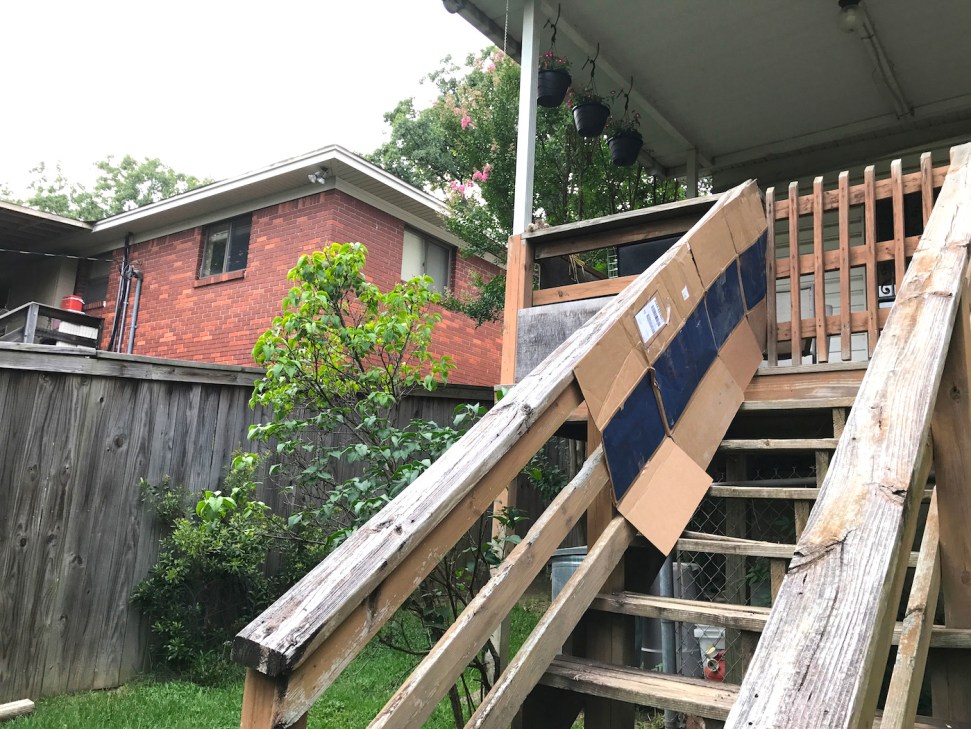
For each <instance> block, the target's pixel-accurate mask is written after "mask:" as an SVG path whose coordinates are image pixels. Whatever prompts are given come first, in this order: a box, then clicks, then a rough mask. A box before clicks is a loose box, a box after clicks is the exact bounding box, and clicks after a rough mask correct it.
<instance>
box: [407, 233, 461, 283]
mask: <svg viewBox="0 0 971 729" xmlns="http://www.w3.org/2000/svg"><path fill="white" fill-rule="evenodd" d="M451 272H452V248H451V246H447V245H445V244H443V243H439V242H438V241H436V240H433V239H431V238H429V237H427V236H424V235H422V234H421V233H417V232H415V231H413V230H408V229H406V230H405V236H404V243H403V246H402V251H401V278H402V279H403V280H405V281H408V280H410V279H413V278H415V276H430V277H431V279H432V285H431V286H430V287H429V288H431V290H432V291H437V292H438V293H441V292H443V291H444V290H445V289H447V288H449V287H450V286H451V283H452V281H451Z"/></svg>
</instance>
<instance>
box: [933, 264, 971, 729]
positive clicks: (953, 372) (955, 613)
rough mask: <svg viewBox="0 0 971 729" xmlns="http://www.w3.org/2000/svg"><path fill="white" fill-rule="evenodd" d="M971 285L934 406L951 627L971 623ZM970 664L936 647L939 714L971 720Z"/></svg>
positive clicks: (958, 653) (944, 584)
mask: <svg viewBox="0 0 971 729" xmlns="http://www.w3.org/2000/svg"><path fill="white" fill-rule="evenodd" d="M969 303H971V302H969V298H968V284H967V282H965V285H964V295H963V296H962V298H961V304H960V306H959V307H958V315H957V319H956V321H955V322H954V331H953V333H952V334H951V347H950V349H949V350H948V354H947V359H946V360H945V364H944V374H943V375H942V377H941V386H940V390H939V392H940V396H939V397H938V399H937V406H936V407H935V409H934V421H933V424H932V426H931V427H932V431H933V434H934V468H935V472H936V474H937V488H936V491H937V499H938V510H939V512H938V513H939V517H938V518H939V523H940V533H941V534H940V549H941V594H942V595H943V599H944V624H945V626H946V627H948V628H971V580H969V579H968V574H969V571H971V536H969V534H968V528H967V527H968V519H969V518H971V492H969V488H971V482H969V479H968V473H969V469H971V438H969V437H968V422H969V421H971V397H969V394H971V371H969V370H971V350H969V343H971V323H969V321H971V306H969ZM969 681H971V669H969V668H968V665H967V656H966V655H965V654H964V653H963V652H962V651H956V650H953V649H952V650H947V649H938V650H936V651H934V656H933V665H932V669H931V690H932V695H933V706H934V716H935V717H937V716H940V717H942V718H947V719H949V720H953V721H971V696H969V695H968V691H967V687H968V685H969Z"/></svg>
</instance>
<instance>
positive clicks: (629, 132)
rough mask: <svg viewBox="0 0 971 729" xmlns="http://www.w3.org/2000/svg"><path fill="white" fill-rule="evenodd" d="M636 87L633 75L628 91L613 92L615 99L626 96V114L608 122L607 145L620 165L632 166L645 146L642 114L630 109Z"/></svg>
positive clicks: (612, 157)
mask: <svg viewBox="0 0 971 729" xmlns="http://www.w3.org/2000/svg"><path fill="white" fill-rule="evenodd" d="M633 88H634V77H633V76H631V79H630V88H628V89H627V91H615V92H613V93H612V95H613V97H614V101H615V102H616V101H617V99H618V97H620V96H623V97H624V114H623V116H620V117H611V119H610V121H609V122H608V124H607V146H608V147H610V159H611V160H612V161H613V163H614V164H615V165H617V166H618V167H630V166H631V165H632V164H634V163H635V162H636V161H637V155H639V154H640V153H641V147H643V146H644V137H642V136H641V132H640V130H639V129H638V127H639V126H640V125H641V115H640V114H638V113H637V112H636V111H635V112H631V110H630V92H631V90H632V89H633Z"/></svg>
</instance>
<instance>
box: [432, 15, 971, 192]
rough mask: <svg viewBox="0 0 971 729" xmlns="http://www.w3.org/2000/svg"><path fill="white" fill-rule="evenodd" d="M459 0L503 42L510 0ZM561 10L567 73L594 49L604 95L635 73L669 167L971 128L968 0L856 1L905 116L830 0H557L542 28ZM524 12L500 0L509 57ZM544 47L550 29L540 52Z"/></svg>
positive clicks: (649, 137)
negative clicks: (909, 110) (692, 156)
mask: <svg viewBox="0 0 971 729" xmlns="http://www.w3.org/2000/svg"><path fill="white" fill-rule="evenodd" d="M457 1H458V4H460V5H462V7H461V8H460V9H459V11H458V12H459V13H461V14H462V15H463V16H465V17H466V19H467V20H469V22H470V23H472V24H473V25H475V26H476V27H478V28H479V29H480V30H482V31H483V32H484V33H486V35H488V36H489V37H490V38H491V39H492V40H493V41H494V42H495V43H496V44H497V45H498V46H500V47H501V46H502V44H503V28H504V25H505V22H506V17H505V16H506V6H507V4H506V0H464V2H462V0H457ZM455 2H456V0H449V2H448V3H447V4H452V3H455ZM557 4H559V5H560V6H561V8H562V12H561V20H560V23H559V32H558V34H557V50H558V51H559V53H560V54H565V55H567V56H568V57H569V58H570V60H571V63H572V65H573V69H574V71H573V73H574V78H575V79H576V80H577V81H579V82H582V80H583V79H584V78H585V74H586V72H585V71H581V70H580V67H581V66H582V65H583V61H584V59H585V58H587V56H588V55H592V51H591V50H590V49H592V48H595V47H596V45H597V43H599V44H600V48H601V52H600V58H599V59H598V63H597V77H598V78H597V80H598V87H599V88H600V90H601V91H606V90H610V89H616V88H619V87H620V85H621V83H620V80H621V79H623V78H627V79H629V78H630V76H631V75H632V74H633V76H634V90H635V92H636V94H637V96H638V102H639V105H640V107H641V108H640V111H641V113H642V116H643V118H642V123H641V125H642V130H643V131H644V137H645V143H646V146H647V147H648V148H649V150H650V152H651V153H652V156H653V157H654V158H655V159H656V160H657V161H658V162H659V163H660V164H661V165H662V166H663V167H665V168H666V169H667V170H668V172H669V173H670V174H679V173H683V170H684V166H685V164H686V159H687V151H688V149H689V148H691V147H696V148H697V149H698V152H699V155H700V158H701V160H702V163H703V166H704V167H706V168H707V169H709V170H710V171H714V172H724V171H726V170H732V169H738V168H745V167H752V166H753V165H757V164H758V163H763V162H765V161H767V160H773V159H779V158H792V157H794V156H798V155H802V156H803V158H804V162H803V164H804V165H805V164H807V162H806V161H805V158H807V156H808V157H809V158H810V159H811V157H812V155H811V154H810V153H812V152H814V151H826V150H831V149H832V148H833V147H834V145H840V147H841V154H842V158H843V159H845V160H848V161H857V160H856V159H854V158H855V157H858V156H860V155H864V157H863V158H872V157H874V156H877V155H881V154H891V153H893V152H896V151H898V150H900V149H904V148H906V147H909V146H914V145H918V144H924V143H927V142H928V141H929V140H930V139H942V138H944V137H947V136H955V135H960V134H963V135H965V136H966V135H967V134H968V133H969V132H971V74H969V73H967V61H966V60H965V56H966V51H965V48H966V46H967V41H968V31H969V29H971V3H969V2H967V1H966V0H937V1H936V2H934V3H918V2H913V0H869V2H865V3H863V5H864V6H865V7H866V9H867V12H868V13H869V17H870V19H871V20H872V23H873V25H874V26H875V28H876V31H877V34H878V37H879V40H880V42H881V43H882V46H883V48H884V50H885V51H886V56H887V58H888V59H889V61H890V63H891V64H892V69H893V73H894V75H895V76H896V78H897V81H898V82H899V86H900V88H901V90H902V92H903V95H904V97H905V98H906V99H907V101H908V102H909V103H910V105H912V107H913V114H912V115H911V116H904V117H902V118H898V116H897V114H896V112H895V110H894V104H893V101H892V97H891V96H890V94H889V92H888V91H887V88H886V87H885V85H884V83H883V82H882V80H881V78H880V75H879V73H878V72H877V70H876V69H875V67H874V65H873V63H872V62H871V59H870V56H869V55H868V53H867V50H866V46H865V44H864V42H863V41H862V40H861V38H860V36H858V35H857V34H855V33H847V32H844V31H842V30H841V29H840V27H839V25H838V19H839V13H840V11H839V6H838V4H837V0H829V1H826V0H822V1H821V0H817V1H816V2H806V1H805V0H746V2H744V3H739V2H732V3H729V2H713V1H708V2H700V1H699V0H695V1H694V2H684V1H682V2H670V1H669V0H601V2H596V3H592V2H589V0H561V2H559V3H552V2H550V3H547V2H541V3H540V4H539V5H538V10H539V12H540V15H541V18H542V20H541V22H543V20H545V18H555V17H556V7H557ZM522 6H523V0H509V3H508V7H509V18H508V37H509V39H510V41H511V42H507V47H508V48H509V49H510V52H511V53H512V54H513V55H517V53H518V47H519V43H520V40H521V36H522ZM549 41H550V30H549V29H548V28H546V29H544V30H542V31H541V36H540V47H541V48H543V49H545V48H547V47H548V46H549ZM609 70H613V71H614V74H613V76H614V77H613V78H609V76H608V72H609ZM864 150H865V151H864ZM809 164H811V162H810V163H809ZM804 171H811V170H804ZM820 171H822V170H820ZM794 172H795V170H794Z"/></svg>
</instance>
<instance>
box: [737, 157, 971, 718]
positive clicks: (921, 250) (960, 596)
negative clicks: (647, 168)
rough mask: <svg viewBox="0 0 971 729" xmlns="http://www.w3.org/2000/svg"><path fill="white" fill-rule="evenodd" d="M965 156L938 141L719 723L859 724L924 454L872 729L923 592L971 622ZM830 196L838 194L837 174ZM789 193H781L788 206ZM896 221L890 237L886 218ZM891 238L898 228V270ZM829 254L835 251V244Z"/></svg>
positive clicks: (906, 652) (913, 657)
mask: <svg viewBox="0 0 971 729" xmlns="http://www.w3.org/2000/svg"><path fill="white" fill-rule="evenodd" d="M969 157H971V145H964V146H962V147H955V148H954V149H953V150H952V151H951V165H950V169H949V171H948V173H947V177H946V179H945V181H944V185H943V189H942V190H941V193H940V197H939V199H938V200H937V202H936V204H935V205H934V207H933V212H932V213H931V214H930V216H929V219H928V220H927V226H926V229H925V230H924V233H923V235H922V236H921V238H920V242H919V243H918V245H917V246H916V250H915V251H914V254H913V260H912V262H911V263H910V265H909V267H908V268H907V269H906V272H905V274H904V275H903V276H900V277H899V278H898V279H897V282H898V285H897V297H896V302H895V304H894V306H893V309H892V310H891V313H890V316H889V318H888V319H887V322H886V327H885V329H884V331H883V334H882V336H881V338H880V341H879V344H878V345H877V346H876V348H875V350H874V353H873V358H872V360H871V362H870V365H869V367H868V369H867V372H866V375H865V377H864V379H863V382H862V384H861V387H860V391H859V394H858V395H857V398H856V402H855V404H854V406H853V409H852V410H851V412H850V416H849V419H848V421H847V423H846V427H845V429H844V431H843V435H842V437H841V439H840V441H839V445H838V447H837V449H836V452H835V453H834V456H833V460H832V463H831V465H830V468H829V471H828V472H827V475H826V479H825V481H824V482H823V485H822V488H821V491H820V495H819V500H818V501H817V503H816V506H815V507H814V509H813V511H812V514H811V516H810V519H809V523H808V524H807V525H806V529H805V531H804V532H803V534H802V537H801V538H800V539H799V541H798V543H797V545H796V551H795V557H794V558H793V560H792V562H791V564H790V568H789V571H788V573H787V574H786V576H785V578H784V580H783V582H782V586H781V589H780V591H779V595H778V599H777V601H776V603H775V604H774V606H773V609H772V613H771V615H770V617H769V621H768V623H767V625H766V627H765V632H764V633H763V635H762V639H761V641H760V642H759V645H758V649H757V650H756V652H755V655H754V657H753V660H752V663H751V665H750V667H749V670H748V673H747V674H746V677H745V680H744V682H743V684H742V687H741V691H740V693H739V696H738V699H737V701H736V703H735V706H734V708H733V710H732V712H731V714H730V716H729V718H728V723H727V725H726V726H727V727H728V729H743V728H744V729H748V728H749V727H788V728H791V729H796V728H799V727H807V728H808V727H813V728H814V729H816V728H819V727H846V728H850V727H853V728H856V727H869V726H871V724H872V722H873V719H874V716H875V713H876V709H877V702H878V697H879V695H880V689H881V684H882V682H883V677H884V669H885V666H886V662H887V657H888V654H889V649H890V643H891V638H892V633H893V624H894V621H895V619H896V614H897V609H898V605H899V604H900V598H901V593H902V589H903V585H904V581H905V580H904V578H905V576H906V572H907V566H908V562H909V555H910V548H911V545H912V544H913V542H914V536H915V532H916V529H917V521H918V514H919V511H920V510H919V508H918V506H919V502H920V499H921V496H922V494H923V493H924V489H925V486H926V484H927V478H928V474H929V473H930V471H931V465H932V463H933V467H934V471H935V473H936V477H935V484H936V487H935V496H934V499H935V501H934V502H932V505H931V509H930V512H929V515H928V523H927V526H926V527H925V530H924V537H923V540H922V544H921V552H920V557H919V558H918V562H917V569H916V573H915V576H914V580H913V585H912V588H911V593H910V599H909V601H908V606H907V612H906V619H905V621H904V636H903V637H902V638H901V644H900V649H899V650H898V654H897V661H896V664H895V669H894V676H893V679H892V681H891V685H890V692H889V695H888V697H887V700H886V705H885V713H884V716H883V718H882V720H881V723H880V726H881V728H882V729H886V728H887V727H889V726H893V727H908V726H913V722H914V711H915V709H916V706H917V699H918V696H919V693H920V690H921V685H922V679H923V673H924V666H925V663H926V659H927V652H928V646H929V637H930V628H931V626H932V624H933V621H934V613H935V610H936V607H937V602H938V586H940V591H941V594H942V595H943V598H944V608H945V625H946V627H947V628H966V627H969V626H971V588H969V585H968V584H967V583H968V581H967V574H968V566H969V555H971V538H969V537H968V531H967V524H966V522H965V521H964V520H965V519H966V515H967V514H969V513H971V489H969V482H968V473H971V438H969V433H971V430H969V427H968V424H969V422H971V399H969V396H971V389H969V387H971V377H969V371H971V369H969V368H971V351H969V346H971V308H969V300H971V299H969V297H971V290H969V281H968V274H969V269H968V246H969V243H971V177H969ZM925 159H926V157H925ZM924 170H925V173H924V174H923V175H922V178H923V179H925V180H926V179H931V175H930V172H929V166H928V165H926V163H925V166H924ZM867 177H868V182H867V183H865V189H864V193H865V196H866V198H868V199H872V198H873V185H872V184H871V183H872V173H870V174H868V176H867ZM902 187H903V185H902V181H901V176H900V175H899V167H898V168H897V172H895V173H894V174H893V175H892V178H891V191H892V192H891V194H896V196H897V198H898V200H899V198H900V197H901V190H902ZM923 189H926V190H929V189H930V186H929V185H928V186H926V187H924V188H923ZM893 190H896V193H893ZM928 194H929V193H928ZM839 199H841V200H844V201H848V199H849V195H848V186H847V185H845V183H844V184H843V185H841V191H840V192H838V200H839ZM924 199H925V200H926V199H927V197H925V198H924ZM797 200H798V198H796V197H795V196H794V197H793V202H791V203H790V211H791V212H795V208H796V201H797ZM817 201H818V198H817ZM837 204H839V203H837ZM865 204H866V203H865ZM845 205H846V204H845V203H844V204H843V209H844V210H845ZM817 207H818V206H817ZM896 227H897V229H898V232H899V229H900V225H899V222H898V225H897V226H896ZM904 244H905V241H904V240H903V237H902V236H897V239H896V241H895V243H894V247H895V249H896V253H895V255H894V258H893V260H894V261H895V263H896V264H897V273H898V274H899V273H900V265H899V263H900V262H902V258H901V257H900V255H901V253H905V249H902V246H903V245H904ZM842 250H843V251H844V256H843V257H844V260H845V246H844V247H843V249H842ZM869 250H870V252H871V253H872V252H873V248H872V247H871V248H869ZM844 271H845V267H844ZM796 319H797V320H798V317H796ZM952 331H953V334H952ZM938 519H939V522H938V521H937V520H938ZM938 530H939V531H938ZM939 670H942V671H943V672H944V674H945V675H944V681H943V685H945V686H950V688H949V689H945V691H944V694H943V695H941V696H940V700H941V701H942V702H943V703H945V704H946V703H948V701H953V702H955V703H954V704H953V706H958V705H961V706H966V704H963V703H961V702H963V701H964V699H963V698H962V696H963V693H962V692H966V687H967V673H966V672H964V673H962V671H966V669H965V668H963V667H962V666H961V665H960V664H959V663H958V662H957V661H954V664H953V666H952V665H950V664H948V663H945V664H944V666H943V667H942V668H940V669H939ZM948 672H950V674H949V675H948ZM961 687H963V688H961ZM948 693H950V695H948ZM937 700H938V696H935V713H937V710H938V709H939V708H940V707H939V706H937V705H936V702H937ZM945 710H946V709H945Z"/></svg>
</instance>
